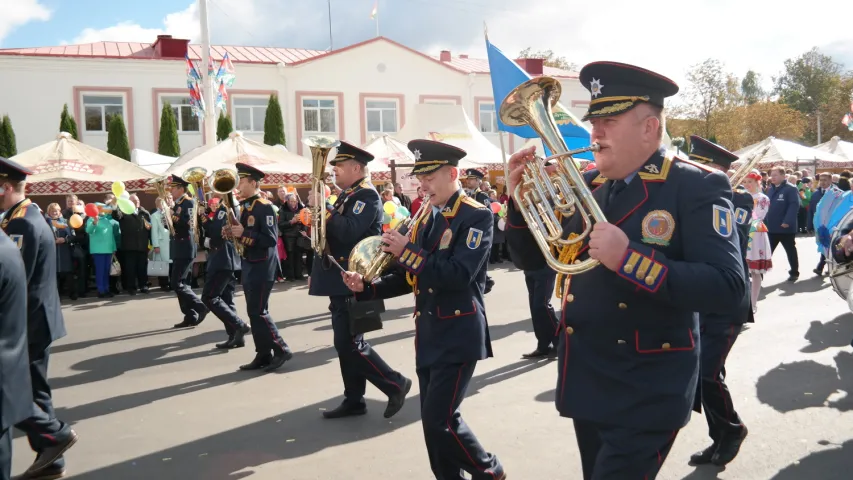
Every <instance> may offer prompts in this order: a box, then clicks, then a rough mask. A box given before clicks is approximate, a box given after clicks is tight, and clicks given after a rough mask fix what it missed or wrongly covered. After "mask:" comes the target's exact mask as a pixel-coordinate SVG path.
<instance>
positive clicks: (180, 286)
mask: <svg viewBox="0 0 853 480" xmlns="http://www.w3.org/2000/svg"><path fill="white" fill-rule="evenodd" d="M192 268H193V259H191V258H176V259H174V260H172V278H171V282H172V289H173V290H174V291H175V293H176V294H177V295H178V304H179V305H180V306H181V313H183V314H184V321H185V322H193V323H195V322H196V321H198V319H199V318H200V317H201V315H203V314H206V313H207V311H208V310H207V307H205V306H204V303H202V301H201V299H200V298H198V295H196V294H195V292H193V289H192V288H190V286H189V284H188V283H187V280H186V279H187V275H189V273H190V271H191V270H192Z"/></svg>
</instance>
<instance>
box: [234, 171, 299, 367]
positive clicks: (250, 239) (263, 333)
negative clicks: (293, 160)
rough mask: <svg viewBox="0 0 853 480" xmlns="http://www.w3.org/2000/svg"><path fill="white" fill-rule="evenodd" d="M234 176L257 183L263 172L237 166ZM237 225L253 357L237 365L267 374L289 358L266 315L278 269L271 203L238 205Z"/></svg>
mask: <svg viewBox="0 0 853 480" xmlns="http://www.w3.org/2000/svg"><path fill="white" fill-rule="evenodd" d="M236 167H237V175H238V176H239V177H240V178H245V177H248V178H251V179H253V180H255V181H258V182H260V181H261V179H263V178H264V176H265V175H264V172H262V171H260V170H258V169H257V168H255V167H252V166H251V165H247V164H245V163H238V164H237V165H236ZM240 224H241V225H243V235H242V236H241V237H240V238H239V239H238V240H239V241H240V242H241V243H242V244H243V260H242V274H241V277H240V278H241V281H242V283H243V295H245V297H246V310H247V313H248V314H249V323H250V324H251V327H252V338H253V339H254V340H255V352H256V353H255V358H254V360H252V361H251V362H250V363H248V364H246V365H242V366H240V369H241V370H257V369H261V368H263V369H265V370H266V371H268V372H271V371H273V370H276V369H278V368H280V367H281V366H282V365H284V362H286V361H288V360H290V359H291V358H293V352H292V351H291V350H290V347H289V346H288V345H287V343H286V342H285V341H284V339H283V338H281V335H280V334H279V333H278V327H277V326H276V324H275V322H273V321H272V317H270V313H269V301H270V293H272V287H273V285H275V279H276V278H277V277H278V272H279V270H280V268H281V265H280V262H279V260H278V250H277V246H278V243H277V242H278V222H277V221H276V214H275V210H274V209H273V206H272V202H270V201H269V200H267V199H266V198H265V197H261V196H260V195H258V194H255V195H253V196H251V197H249V198H247V199H245V200H243V203H242V211H241V212H240Z"/></svg>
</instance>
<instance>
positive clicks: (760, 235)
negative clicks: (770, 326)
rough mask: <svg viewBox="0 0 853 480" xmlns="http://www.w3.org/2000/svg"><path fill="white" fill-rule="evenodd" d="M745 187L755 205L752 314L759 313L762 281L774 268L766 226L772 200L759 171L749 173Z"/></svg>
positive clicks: (750, 252) (748, 254)
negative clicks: (764, 190)
mask: <svg viewBox="0 0 853 480" xmlns="http://www.w3.org/2000/svg"><path fill="white" fill-rule="evenodd" d="M743 186H744V187H745V188H746V190H747V191H748V192H749V193H751V194H752V199H753V202H754V205H753V207H752V225H751V226H750V229H749V246H748V247H747V251H746V263H747V266H748V267H749V274H750V279H751V281H752V292H751V293H752V312H753V313H755V312H756V311H758V294H759V293H760V292H761V279H762V277H763V276H764V274H765V273H767V272H769V271H770V269H771V268H772V267H773V261H772V260H771V257H772V256H773V253H772V251H771V249H770V237H769V236H768V235H767V226H765V225H764V216H765V215H767V210H768V209H770V199H769V198H767V195H765V194H763V193H761V173H759V172H758V170H753V171H751V172H749V174H748V175H747V176H746V178H745V179H744V181H743Z"/></svg>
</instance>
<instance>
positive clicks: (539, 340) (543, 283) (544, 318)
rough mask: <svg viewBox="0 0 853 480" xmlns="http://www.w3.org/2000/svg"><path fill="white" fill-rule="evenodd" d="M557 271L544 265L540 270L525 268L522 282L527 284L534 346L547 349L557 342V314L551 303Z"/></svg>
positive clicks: (543, 349)
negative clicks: (534, 337) (534, 340)
mask: <svg viewBox="0 0 853 480" xmlns="http://www.w3.org/2000/svg"><path fill="white" fill-rule="evenodd" d="M556 281H557V272H555V271H554V270H551V268H550V267H545V268H543V269H541V270H530V271H527V270H525V272H524V282H525V283H526V284H527V300H528V303H529V305H530V319H531V320H532V321H533V334H534V335H536V348H537V349H538V350H542V351H545V350H548V349H549V348H550V347H551V345H553V346H554V347H556V346H557V344H558V340H559V337H558V326H559V322H558V321H557V314H556V312H554V306H553V305H551V296H552V295H554V284H555V283H556Z"/></svg>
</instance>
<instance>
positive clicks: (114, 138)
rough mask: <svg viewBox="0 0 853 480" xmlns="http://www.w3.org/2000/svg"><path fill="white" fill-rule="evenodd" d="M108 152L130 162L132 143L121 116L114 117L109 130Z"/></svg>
mask: <svg viewBox="0 0 853 480" xmlns="http://www.w3.org/2000/svg"><path fill="white" fill-rule="evenodd" d="M107 152H108V153H111V154H113V155H115V156H116V157H118V158H123V159H125V160H127V161H128V162H129V161H130V142H129V141H128V139H127V129H126V128H125V127H124V119H123V118H122V117H121V115H118V114H116V115H113V116H112V118H111V119H110V125H109V127H108V130H107Z"/></svg>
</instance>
